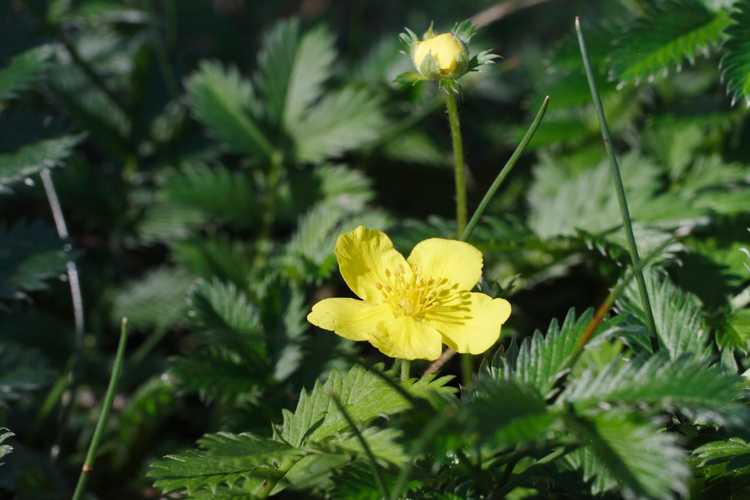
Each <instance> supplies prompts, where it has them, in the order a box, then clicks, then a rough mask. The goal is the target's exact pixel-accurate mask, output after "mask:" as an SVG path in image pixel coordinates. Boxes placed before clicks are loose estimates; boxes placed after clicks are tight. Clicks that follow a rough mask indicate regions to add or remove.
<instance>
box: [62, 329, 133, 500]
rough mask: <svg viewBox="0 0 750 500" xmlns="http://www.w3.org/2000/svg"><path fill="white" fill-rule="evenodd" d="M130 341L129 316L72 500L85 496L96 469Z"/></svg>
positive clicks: (121, 332)
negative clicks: (89, 479)
mask: <svg viewBox="0 0 750 500" xmlns="http://www.w3.org/2000/svg"><path fill="white" fill-rule="evenodd" d="M127 343H128V320H127V318H123V319H122V327H121V331H120V343H119V344H118V345H117V354H116V355H115V362H114V364H113V365H112V375H111V376H110V378H109V386H108V387H107V393H106V394H105V396H104V401H103V402H102V409H101V412H100V413H99V420H98V421H97V422H96V428H95V429H94V435H93V436H92V438H91V443H90V444H89V449H88V452H87V453H86V460H85V461H84V462H83V467H81V475H80V476H78V484H76V489H75V492H74V493H73V498H72V500H80V499H81V498H82V496H83V492H84V490H85V489H86V482H87V481H88V478H89V476H90V475H91V473H92V472H93V470H94V460H95V459H96V451H97V449H98V448H99V442H100V441H101V439H102V435H103V434H104V427H105V426H106V425H107V419H108V417H109V412H110V410H111V409H112V401H114V399H115V390H116V389H117V382H118V381H119V380H120V374H121V373H122V364H123V360H124V359H125V346H126V345H127Z"/></svg>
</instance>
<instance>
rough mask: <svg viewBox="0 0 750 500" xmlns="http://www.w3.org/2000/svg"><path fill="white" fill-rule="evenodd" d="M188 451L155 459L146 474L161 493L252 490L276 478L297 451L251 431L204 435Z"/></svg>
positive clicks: (213, 492) (294, 457)
mask: <svg viewBox="0 0 750 500" xmlns="http://www.w3.org/2000/svg"><path fill="white" fill-rule="evenodd" d="M198 446H199V448H200V449H199V450H190V451H186V452H184V453H180V454H176V455H168V456H167V457H165V458H163V459H161V460H157V461H156V462H154V463H152V464H151V470H149V472H148V476H149V477H151V478H153V479H154V485H155V486H156V487H157V488H159V489H161V490H162V492H163V493H170V492H176V491H181V490H185V491H186V492H187V493H188V494H189V495H194V494H208V493H211V494H215V493H217V492H221V491H222V490H224V489H230V490H240V491H244V492H245V493H252V492H253V491H254V490H255V489H256V488H258V487H259V486H260V485H261V484H262V483H263V482H264V481H277V480H278V479H280V478H281V477H283V475H284V471H285V467H286V464H287V463H288V462H290V461H294V460H295V459H296V458H297V457H298V456H299V455H300V453H301V452H300V451H299V450H295V449H294V448H292V447H290V446H289V445H286V444H284V443H280V442H278V441H272V440H270V439H263V438H259V437H256V436H254V435H252V434H248V433H242V434H230V433H226V432H222V433H218V434H207V435H206V436H204V437H202V438H201V439H200V440H198Z"/></svg>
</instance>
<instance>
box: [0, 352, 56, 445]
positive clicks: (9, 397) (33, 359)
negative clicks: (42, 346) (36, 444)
mask: <svg viewBox="0 0 750 500" xmlns="http://www.w3.org/2000/svg"><path fill="white" fill-rule="evenodd" d="M52 377H53V373H52V371H51V370H50V368H49V366H48V364H47V360H46V359H45V358H44V356H42V354H41V353H39V352H38V351H36V350H32V349H28V348H25V347H21V346H20V345H18V344H15V343H12V342H4V343H2V344H0V406H2V405H5V404H7V403H8V402H10V401H15V400H17V399H19V398H20V397H21V396H22V395H23V393H26V392H30V391H35V390H37V389H39V388H40V387H43V386H45V385H47V384H49V383H50V382H51V381H52ZM0 441H1V440H0Z"/></svg>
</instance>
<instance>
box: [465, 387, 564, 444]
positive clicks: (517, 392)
mask: <svg viewBox="0 0 750 500" xmlns="http://www.w3.org/2000/svg"><path fill="white" fill-rule="evenodd" d="M464 411H465V412H466V418H467V419H468V422H469V428H470V429H472V430H474V431H475V432H477V435H478V436H479V439H480V440H481V441H482V442H486V441H490V442H492V443H493V444H494V445H497V446H503V447H506V446H514V445H517V444H521V443H529V442H534V441H541V440H543V439H544V437H545V434H546V432H547V430H548V429H549V427H550V425H551V424H552V423H553V422H554V421H555V419H556V418H557V417H556V415H555V414H554V413H552V412H548V411H547V408H546V406H545V403H544V400H543V399H542V398H541V397H540V396H539V393H538V392H537V391H536V390H534V389H531V388H529V387H528V386H523V385H521V384H518V383H516V382H515V381H512V380H492V379H490V378H488V377H487V378H484V379H482V380H480V382H479V384H478V386H477V389H476V391H475V393H474V394H472V397H471V399H470V400H469V401H468V403H467V404H466V406H465V408H464Z"/></svg>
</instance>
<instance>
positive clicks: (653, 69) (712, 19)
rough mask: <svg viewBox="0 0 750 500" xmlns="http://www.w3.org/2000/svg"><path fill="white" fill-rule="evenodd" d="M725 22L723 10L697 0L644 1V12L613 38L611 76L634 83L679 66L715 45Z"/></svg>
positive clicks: (718, 41)
mask: <svg viewBox="0 0 750 500" xmlns="http://www.w3.org/2000/svg"><path fill="white" fill-rule="evenodd" d="M728 25H729V16H728V15H727V13H726V12H725V11H718V12H711V11H710V10H709V9H707V8H706V7H705V6H704V5H703V3H702V2H700V1H699V0H665V1H661V2H648V3H647V8H646V11H645V13H644V15H643V16H642V17H640V18H639V19H636V20H635V21H633V22H632V24H631V25H630V26H628V28H627V29H626V30H625V31H624V32H623V33H622V35H621V36H620V37H619V38H618V39H617V40H616V41H615V50H614V51H613V52H612V55H611V70H612V74H613V77H614V78H615V79H617V80H618V81H620V82H636V83H638V82H640V81H641V80H644V79H646V78H649V77H653V76H655V75H657V74H667V73H668V71H669V70H670V69H672V68H675V67H676V68H678V69H679V68H680V67H681V65H682V64H683V62H684V61H685V60H688V61H689V62H691V63H692V62H693V61H694V60H695V58H696V57H697V56H698V54H699V53H704V54H707V53H708V50H709V49H710V48H711V47H712V46H716V45H718V44H719V43H720V42H721V41H722V35H723V33H724V30H725V29H726V28H727V26H728Z"/></svg>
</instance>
